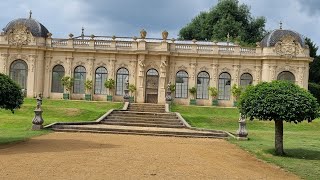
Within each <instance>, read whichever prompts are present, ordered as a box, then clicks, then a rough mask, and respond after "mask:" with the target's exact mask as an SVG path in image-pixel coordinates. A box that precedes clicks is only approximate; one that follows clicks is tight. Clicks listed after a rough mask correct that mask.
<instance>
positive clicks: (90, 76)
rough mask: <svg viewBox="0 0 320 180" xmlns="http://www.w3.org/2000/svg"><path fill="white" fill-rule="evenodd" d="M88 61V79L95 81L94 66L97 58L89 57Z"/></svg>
mask: <svg viewBox="0 0 320 180" xmlns="http://www.w3.org/2000/svg"><path fill="white" fill-rule="evenodd" d="M87 61H88V73H87V79H89V80H92V81H94V78H93V77H94V74H95V72H94V69H93V67H94V61H95V58H93V57H92V58H88V59H87Z"/></svg>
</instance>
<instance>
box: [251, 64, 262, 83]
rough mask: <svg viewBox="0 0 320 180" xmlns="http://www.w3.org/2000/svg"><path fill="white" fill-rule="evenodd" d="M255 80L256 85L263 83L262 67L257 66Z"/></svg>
mask: <svg viewBox="0 0 320 180" xmlns="http://www.w3.org/2000/svg"><path fill="white" fill-rule="evenodd" d="M254 68H255V75H254V76H255V78H254V80H253V83H254V84H258V83H259V82H260V81H261V66H255V67H254Z"/></svg>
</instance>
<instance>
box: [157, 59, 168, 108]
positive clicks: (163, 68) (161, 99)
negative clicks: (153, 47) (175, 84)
mask: <svg viewBox="0 0 320 180" xmlns="http://www.w3.org/2000/svg"><path fill="white" fill-rule="evenodd" d="M168 63H169V62H168V57H167V56H161V63H160V79H159V90H158V103H159V104H165V103H166V94H165V93H166V79H167V67H168Z"/></svg>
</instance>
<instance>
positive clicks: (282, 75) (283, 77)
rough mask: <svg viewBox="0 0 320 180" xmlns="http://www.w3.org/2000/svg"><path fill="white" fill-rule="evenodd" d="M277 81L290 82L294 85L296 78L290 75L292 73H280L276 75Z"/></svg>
mask: <svg viewBox="0 0 320 180" xmlns="http://www.w3.org/2000/svg"><path fill="white" fill-rule="evenodd" d="M277 79H278V80H285V81H290V82H293V83H295V81H296V78H295V77H294V74H292V72H290V71H282V72H281V73H279V75H278V78H277Z"/></svg>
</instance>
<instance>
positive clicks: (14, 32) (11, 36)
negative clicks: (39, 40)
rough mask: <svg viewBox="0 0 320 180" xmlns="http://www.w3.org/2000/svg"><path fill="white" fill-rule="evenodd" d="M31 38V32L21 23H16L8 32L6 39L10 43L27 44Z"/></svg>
mask: <svg viewBox="0 0 320 180" xmlns="http://www.w3.org/2000/svg"><path fill="white" fill-rule="evenodd" d="M32 38H33V37H32V34H31V32H30V31H29V30H28V28H27V27H26V26H24V25H23V24H16V25H15V26H14V27H13V28H12V29H11V31H10V32H9V33H8V41H9V44H11V45H16V46H22V45H28V44H29V43H30V42H31V40H32Z"/></svg>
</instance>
